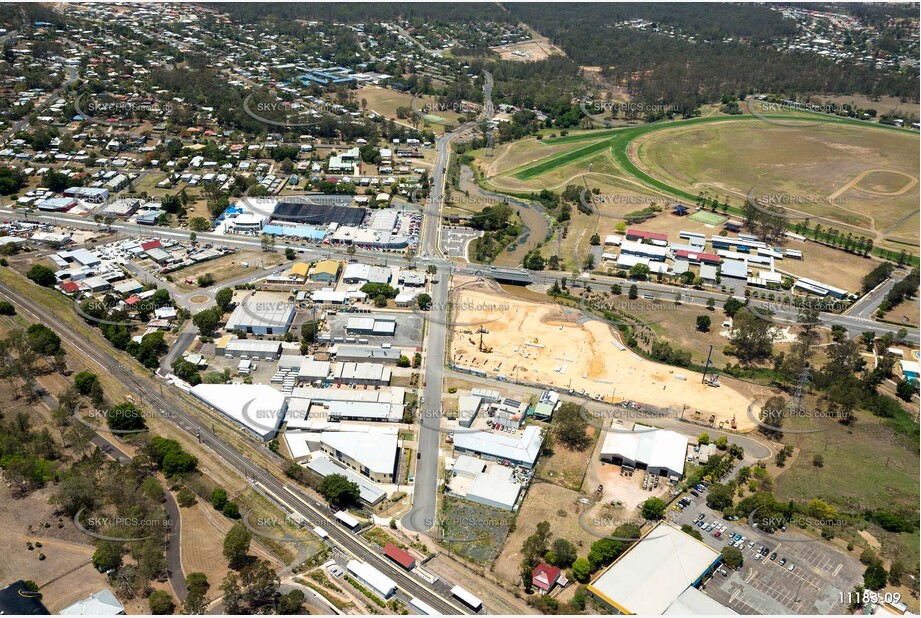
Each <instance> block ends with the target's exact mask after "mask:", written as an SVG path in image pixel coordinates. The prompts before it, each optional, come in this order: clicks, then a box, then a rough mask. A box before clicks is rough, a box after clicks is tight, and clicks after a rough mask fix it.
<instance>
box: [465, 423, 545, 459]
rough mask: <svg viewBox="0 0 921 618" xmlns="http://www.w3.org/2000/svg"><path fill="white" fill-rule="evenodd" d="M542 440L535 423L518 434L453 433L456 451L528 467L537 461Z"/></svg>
mask: <svg viewBox="0 0 921 618" xmlns="http://www.w3.org/2000/svg"><path fill="white" fill-rule="evenodd" d="M543 442H544V438H543V436H542V435H541V432H540V427H538V426H536V425H530V426H528V427H525V429H524V431H523V432H521V435H520V436H519V435H512V434H508V433H491V432H487V431H459V432H457V433H455V435H454V448H455V449H456V450H458V451H461V452H469V453H478V454H480V455H481V456H483V457H485V458H489V459H493V460H496V461H508V462H511V463H513V464H517V465H522V466H526V467H528V468H531V467H533V466H534V463H535V462H536V461H537V456H538V455H539V454H540V446H541V444H543Z"/></svg>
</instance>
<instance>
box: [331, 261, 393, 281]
mask: <svg viewBox="0 0 921 618" xmlns="http://www.w3.org/2000/svg"><path fill="white" fill-rule="evenodd" d="M391 277H392V273H391V272H390V269H389V268H385V267H384V266H371V265H370V264H362V263H360V262H352V263H351V264H348V265H347V266H346V267H345V271H344V272H343V273H342V281H343V282H344V283H390V278H391Z"/></svg>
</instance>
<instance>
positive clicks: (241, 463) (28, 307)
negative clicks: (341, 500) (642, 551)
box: [0, 282, 470, 614]
mask: <svg viewBox="0 0 921 618" xmlns="http://www.w3.org/2000/svg"><path fill="white" fill-rule="evenodd" d="M0 292H2V293H3V295H5V296H6V297H7V298H9V299H10V300H11V301H12V302H14V303H15V304H16V305H17V307H19V308H20V309H21V310H23V311H25V312H26V313H29V314H31V315H32V316H34V317H35V318H36V319H37V320H38V322H39V323H42V324H45V325H46V326H48V327H49V328H51V329H52V330H54V331H55V332H56V333H57V334H58V336H60V337H61V339H62V340H63V341H65V342H66V343H68V344H69V345H71V346H73V347H74V348H75V349H77V350H79V351H80V353H82V354H83V355H84V356H85V357H86V358H87V359H89V360H90V361H91V362H93V363H95V364H96V365H97V366H98V367H99V369H100V370H101V371H104V372H106V373H108V374H110V375H112V376H113V377H115V378H116V379H118V380H120V381H121V382H122V384H124V385H125V386H126V387H127V388H128V389H129V390H131V391H132V392H133V393H134V394H135V395H137V396H138V397H139V398H140V399H141V401H142V402H143V403H145V404H146V405H148V406H150V407H152V408H154V409H156V410H158V411H159V412H160V413H161V414H162V415H163V416H164V417H165V418H168V419H169V420H170V421H171V422H172V423H173V424H174V425H175V426H176V427H178V428H179V429H181V430H183V431H185V432H186V433H187V434H189V435H191V436H192V437H197V438H199V439H200V440H201V443H202V445H203V446H204V447H206V448H208V449H210V450H211V451H212V452H213V453H214V454H215V455H217V456H218V457H220V458H221V459H222V460H223V461H224V463H225V464H227V465H228V466H230V467H233V468H234V469H236V470H237V471H238V472H241V473H243V475H244V476H245V477H246V479H247V480H248V481H249V482H250V483H257V482H258V483H259V484H261V485H262V486H263V487H265V488H266V489H269V490H270V491H272V492H273V493H275V494H276V495H278V496H283V495H285V494H288V495H293V496H294V497H295V498H297V501H296V502H294V503H292V504H291V508H292V509H294V510H295V512H297V513H298V514H299V515H300V516H302V517H304V518H305V519H306V520H307V521H310V522H313V523H314V525H322V526H323V528H324V529H325V530H326V531H327V533H328V534H329V538H330V539H331V540H332V541H333V543H334V544H335V545H337V546H339V547H340V548H341V549H342V550H344V552H345V553H347V554H348V555H351V556H352V557H354V558H356V559H358V560H362V561H364V562H367V563H368V564H371V565H372V566H374V567H375V568H376V569H378V570H380V571H381V572H383V573H385V574H386V575H387V576H388V577H390V578H391V579H393V580H394V581H395V582H396V583H397V585H398V587H399V588H400V589H401V590H403V591H404V592H406V593H407V594H409V595H411V596H413V597H417V598H419V599H421V600H423V601H425V602H426V603H428V604H429V605H431V606H432V607H434V608H435V609H437V610H438V611H440V612H442V613H443V614H469V613H470V610H468V609H466V608H464V607H462V606H459V605H456V604H454V603H452V602H450V601H448V600H447V599H446V598H445V597H444V596H443V595H441V594H438V593H435V592H433V591H432V590H431V589H430V588H431V587H432V585H431V584H429V583H428V582H424V581H422V580H419V579H417V578H416V577H415V576H413V575H412V574H410V573H408V572H406V571H404V570H403V569H402V568H400V567H397V566H396V565H394V564H393V563H392V562H390V561H389V560H388V559H387V558H385V557H384V556H383V555H381V553H380V551H379V550H378V549H377V548H376V546H372V545H371V544H369V543H367V542H366V541H364V540H363V539H360V538H359V537H358V536H356V535H354V534H352V533H350V532H348V531H346V530H344V529H343V528H342V527H341V526H340V525H339V524H338V523H337V522H336V521H335V520H334V518H333V516H332V515H333V514H332V512H331V511H330V509H329V508H328V507H327V506H326V505H324V504H322V503H321V502H320V501H318V500H316V499H314V498H313V497H311V496H310V495H308V494H307V493H306V492H304V491H303V490H301V489H300V488H298V487H295V486H293V485H291V484H290V483H287V482H284V481H282V480H281V479H279V478H278V476H276V474H279V475H283V470H282V464H283V463H284V460H283V459H282V458H281V457H278V456H276V455H270V454H266V457H267V458H268V460H269V461H270V465H271V468H272V470H274V471H275V473H273V472H272V470H270V469H269V466H268V465H267V466H266V467H264V468H263V467H260V466H258V465H256V464H254V463H253V462H252V461H251V460H249V459H248V458H247V457H246V456H245V455H244V454H243V453H241V452H240V451H239V450H238V449H237V448H235V447H233V446H231V445H230V444H228V443H227V442H225V441H224V440H222V439H221V438H219V437H217V436H215V435H212V434H211V433H210V431H211V427H210V421H209V423H205V422H203V421H202V420H200V419H199V418H198V417H197V416H196V415H194V414H193V413H190V412H188V411H186V408H187V407H190V404H189V403H187V402H185V401H183V400H182V399H181V398H179V397H177V396H175V395H174V394H173V393H170V392H169V391H168V390H167V391H163V390H162V389H160V388H159V387H158V385H154V384H153V382H152V380H150V379H147V378H143V377H140V376H138V375H137V374H135V373H134V372H132V371H131V369H130V368H129V367H127V366H125V365H124V364H123V363H122V362H121V361H119V360H118V359H117V358H115V357H114V356H112V355H110V354H109V353H108V351H107V350H106V349H105V348H104V347H100V346H98V345H96V344H95V343H94V342H92V341H90V340H89V339H87V338H84V337H81V336H80V335H79V334H78V333H76V332H74V331H72V330H70V329H68V328H66V327H63V326H62V325H61V324H60V322H59V321H58V320H57V318H56V317H55V315H54V313H53V312H52V311H50V310H48V309H47V308H45V307H42V306H41V305H40V304H38V303H37V302H35V301H33V300H32V299H31V298H29V297H27V296H25V295H24V294H21V293H20V292H18V291H16V290H15V289H13V288H11V287H10V286H8V285H7V284H5V283H2V282H0ZM440 583H441V584H443V585H444V582H440Z"/></svg>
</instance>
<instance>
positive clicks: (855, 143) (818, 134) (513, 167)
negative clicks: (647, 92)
mask: <svg viewBox="0 0 921 618" xmlns="http://www.w3.org/2000/svg"><path fill="white" fill-rule="evenodd" d="M766 117H767V118H768V119H769V120H770V119H771V118H775V116H766ZM777 117H779V118H781V119H782V123H780V124H778V123H773V122H768V121H766V120H765V119H763V118H760V117H757V116H753V115H750V114H747V115H742V116H710V117H702V118H694V119H689V120H681V121H676V122H666V123H658V124H652V125H640V126H633V127H626V128H619V129H604V130H593V131H575V132H573V133H572V134H570V135H567V136H565V137H557V138H545V139H544V140H540V141H538V140H523V141H521V142H516V143H514V144H513V145H510V146H508V147H507V148H506V149H505V150H503V151H502V152H500V153H499V154H498V156H496V157H495V158H478V159H477V163H476V165H477V166H478V167H479V168H480V170H481V171H482V172H483V173H484V176H485V177H486V183H487V185H488V186H490V187H492V188H495V189H497V190H499V191H508V192H518V193H523V192H528V191H535V190H539V189H543V188H550V189H553V190H560V189H562V188H565V186H566V185H567V184H573V183H575V184H586V185H588V186H591V187H597V188H599V189H600V190H601V191H602V192H603V193H604V192H605V191H606V190H607V188H608V187H607V186H605V185H611V184H614V185H619V186H620V188H621V190H622V189H623V188H626V187H631V188H632V189H633V190H634V191H635V192H638V193H641V194H646V195H650V194H651V195H658V196H668V197H670V198H678V199H680V200H682V201H684V202H685V203H691V204H693V203H695V202H696V200H697V199H698V196H699V194H700V193H702V192H708V193H710V194H711V195H718V196H720V198H723V197H725V196H729V198H730V205H731V206H732V207H733V208H734V209H737V208H738V206H739V205H740V204H741V203H742V202H743V201H744V200H745V198H746V195H748V193H749V192H750V191H752V190H754V191H755V194H758V195H767V196H770V199H772V200H774V201H775V203H778V204H779V205H781V206H784V207H785V209H786V210H787V212H790V213H796V214H803V215H804V217H809V218H810V221H811V223H812V225H813V226H814V225H815V224H817V223H818V224H821V225H823V227H829V226H833V227H835V228H836V229H840V230H843V231H844V232H845V233H847V232H851V233H853V234H854V235H858V236H861V235H862V236H867V237H870V238H872V239H873V240H874V242H875V243H876V245H877V246H884V247H889V248H896V249H901V248H903V247H904V246H905V245H908V246H917V245H918V241H919V235H918V219H917V215H918V209H917V204H918V202H919V200H921V194H919V182H918V180H919V179H918V178H917V176H916V175H917V169H918V166H919V160H918V136H917V133H915V132H913V131H907V130H902V129H896V128H893V127H886V126H883V125H879V124H868V123H865V122H862V121H857V120H851V119H847V118H838V117H835V116H830V115H820V114H809V113H801V112H793V113H787V114H781V115H779V116H777ZM800 124H801V126H800ZM765 153H767V154H765ZM613 188H614V191H615V192H617V187H616V186H615V187H613ZM719 223H720V222H717V221H716V219H715V218H712V219H710V220H708V221H707V224H708V225H719ZM599 232H600V231H599Z"/></svg>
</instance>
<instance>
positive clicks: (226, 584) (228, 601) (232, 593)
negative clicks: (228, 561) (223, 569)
mask: <svg viewBox="0 0 921 618" xmlns="http://www.w3.org/2000/svg"><path fill="white" fill-rule="evenodd" d="M221 601H222V602H223V603H224V611H225V612H227V613H228V614H242V613H243V611H244V607H243V591H242V590H241V589H240V578H239V577H237V574H236V573H233V572H231V573H228V574H227V575H226V576H225V577H224V581H223V582H221Z"/></svg>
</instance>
